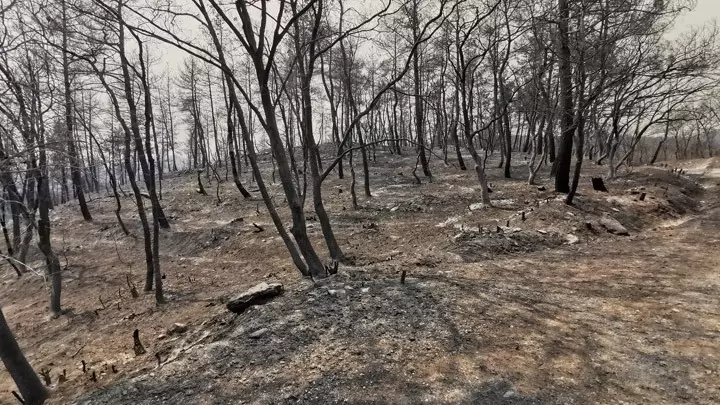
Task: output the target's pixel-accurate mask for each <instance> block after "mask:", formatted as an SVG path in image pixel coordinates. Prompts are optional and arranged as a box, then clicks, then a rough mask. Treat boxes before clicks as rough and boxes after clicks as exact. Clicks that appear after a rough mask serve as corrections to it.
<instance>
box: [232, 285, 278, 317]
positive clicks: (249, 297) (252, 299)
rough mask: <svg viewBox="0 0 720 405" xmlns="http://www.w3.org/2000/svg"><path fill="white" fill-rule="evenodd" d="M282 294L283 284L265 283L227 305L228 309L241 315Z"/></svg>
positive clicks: (242, 293) (238, 296) (239, 295)
mask: <svg viewBox="0 0 720 405" xmlns="http://www.w3.org/2000/svg"><path fill="white" fill-rule="evenodd" d="M282 293H283V285H282V284H280V283H265V282H263V283H260V284H258V285H256V286H254V287H252V288H250V289H248V290H246V291H244V292H241V293H240V294H238V295H236V296H234V297H233V298H231V299H230V300H229V301H228V303H227V309H228V310H229V311H231V312H234V313H236V314H241V313H243V312H245V310H246V309H248V308H249V307H251V306H254V305H262V304H265V303H266V302H268V301H269V300H270V299H272V298H274V297H276V296H278V295H280V294H282Z"/></svg>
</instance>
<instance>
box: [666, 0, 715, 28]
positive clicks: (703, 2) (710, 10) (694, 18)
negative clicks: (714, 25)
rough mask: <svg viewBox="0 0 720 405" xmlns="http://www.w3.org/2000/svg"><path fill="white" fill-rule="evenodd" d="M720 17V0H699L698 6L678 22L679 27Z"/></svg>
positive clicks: (700, 23) (698, 23) (699, 23)
mask: <svg viewBox="0 0 720 405" xmlns="http://www.w3.org/2000/svg"><path fill="white" fill-rule="evenodd" d="M719 18H720V0H697V7H695V10H693V11H692V12H690V13H688V14H686V16H685V17H684V18H681V19H680V20H679V21H678V23H677V28H683V27H686V26H691V25H702V24H704V23H706V22H710V21H712V20H713V19H719Z"/></svg>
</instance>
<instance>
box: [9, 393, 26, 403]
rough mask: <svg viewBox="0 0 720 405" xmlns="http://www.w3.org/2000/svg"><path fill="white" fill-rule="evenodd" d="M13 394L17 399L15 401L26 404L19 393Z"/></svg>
mask: <svg viewBox="0 0 720 405" xmlns="http://www.w3.org/2000/svg"><path fill="white" fill-rule="evenodd" d="M12 394H13V396H14V397H15V399H17V400H18V401H19V402H20V403H21V404H24V403H25V401H23V399H22V397H21V396H20V394H18V393H17V392H15V391H12Z"/></svg>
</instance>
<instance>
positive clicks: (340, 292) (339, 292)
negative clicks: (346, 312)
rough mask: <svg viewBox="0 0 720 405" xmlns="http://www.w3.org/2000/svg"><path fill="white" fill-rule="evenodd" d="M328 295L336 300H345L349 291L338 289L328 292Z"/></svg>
mask: <svg viewBox="0 0 720 405" xmlns="http://www.w3.org/2000/svg"><path fill="white" fill-rule="evenodd" d="M328 295H330V296H331V297H335V298H343V297H345V296H347V291H345V289H342V288H340V289H337V290H328Z"/></svg>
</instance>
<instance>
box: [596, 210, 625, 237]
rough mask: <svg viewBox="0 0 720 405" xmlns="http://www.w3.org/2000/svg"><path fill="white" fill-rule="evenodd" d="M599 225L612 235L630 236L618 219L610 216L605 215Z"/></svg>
mask: <svg viewBox="0 0 720 405" xmlns="http://www.w3.org/2000/svg"><path fill="white" fill-rule="evenodd" d="M599 224H600V226H602V227H603V228H605V230H607V231H608V232H610V233H612V234H615V235H626V236H627V235H630V233H629V232H628V230H627V228H625V227H624V226H623V225H622V224H621V223H620V222H619V221H618V220H617V219H615V218H613V217H611V216H609V215H603V216H602V218H600V221H599Z"/></svg>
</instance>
